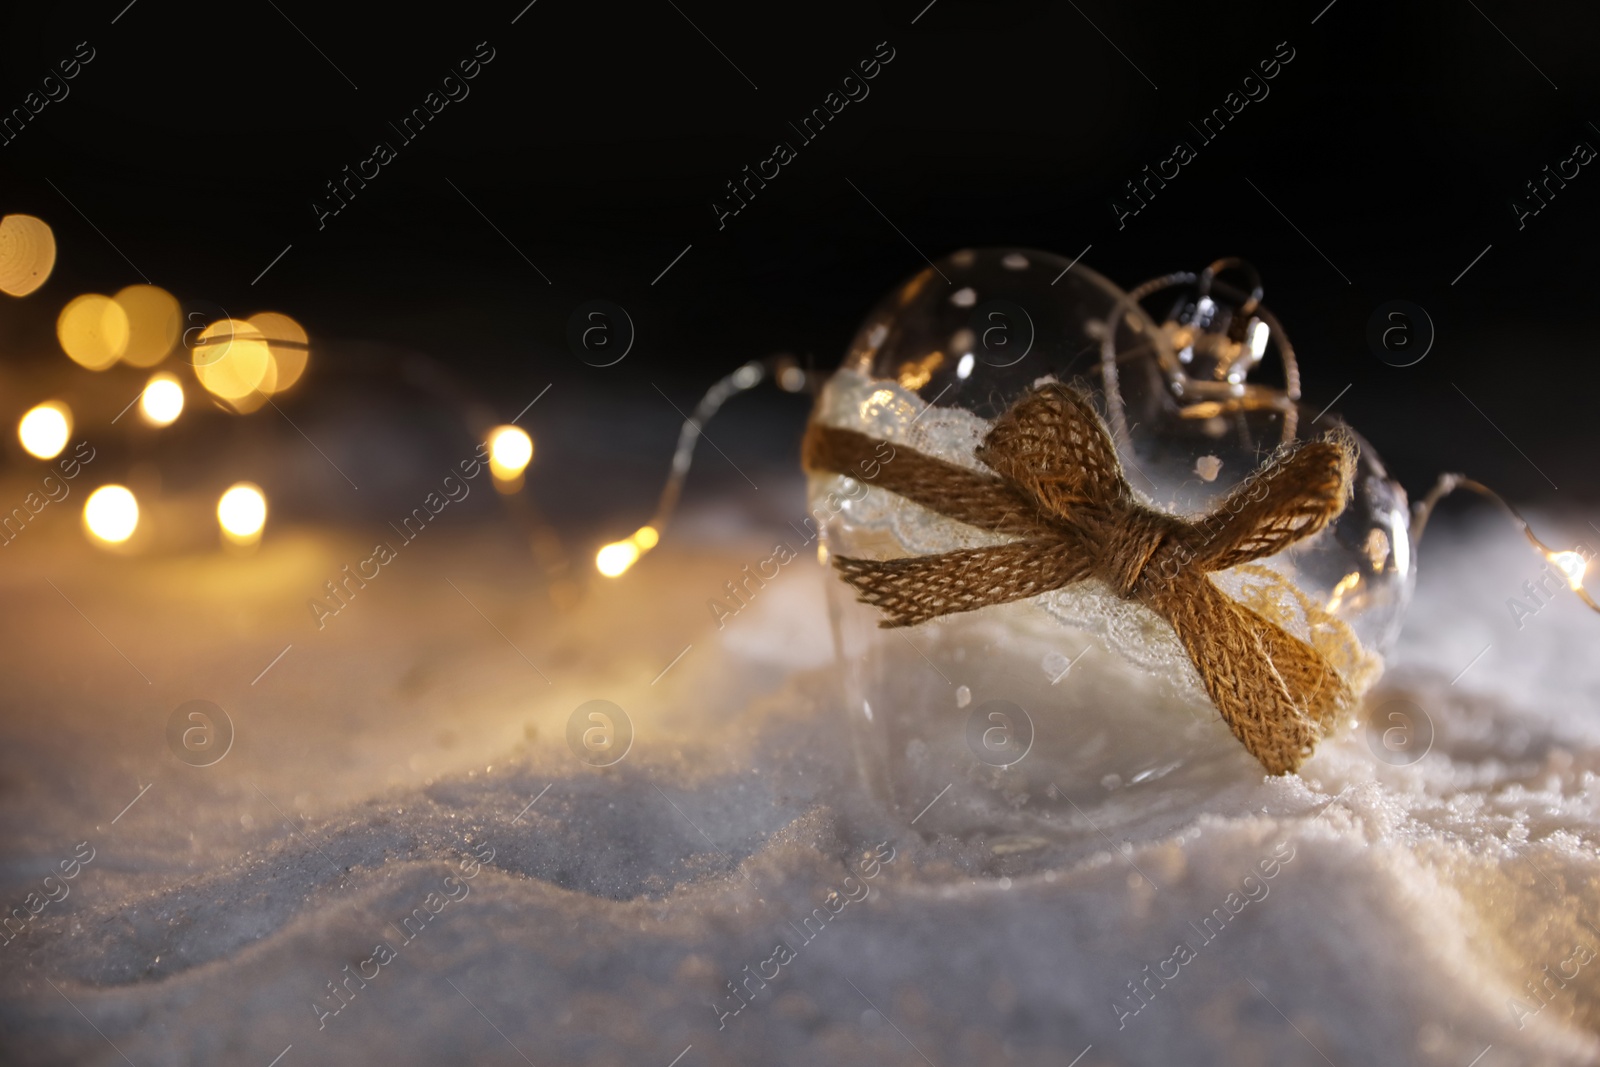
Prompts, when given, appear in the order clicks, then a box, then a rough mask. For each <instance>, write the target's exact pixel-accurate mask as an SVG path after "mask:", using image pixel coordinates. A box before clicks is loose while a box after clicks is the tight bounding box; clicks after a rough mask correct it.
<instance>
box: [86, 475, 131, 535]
mask: <svg viewBox="0 0 1600 1067" xmlns="http://www.w3.org/2000/svg"><path fill="white" fill-rule="evenodd" d="M83 524H84V526H86V527H88V529H89V532H90V533H91V534H93V535H94V536H95V537H97V538H99V539H100V540H101V541H105V542H106V543H108V544H113V545H115V544H121V543H122V542H123V541H126V540H127V539H128V538H130V537H132V536H133V531H134V529H135V528H136V527H137V526H138V525H139V502H138V501H137V500H135V499H134V498H133V493H131V492H130V491H129V490H128V489H127V488H125V487H124V486H120V485H102V486H101V487H100V488H98V489H96V490H95V491H94V492H93V493H90V494H89V499H88V500H86V501H84V503H83Z"/></svg>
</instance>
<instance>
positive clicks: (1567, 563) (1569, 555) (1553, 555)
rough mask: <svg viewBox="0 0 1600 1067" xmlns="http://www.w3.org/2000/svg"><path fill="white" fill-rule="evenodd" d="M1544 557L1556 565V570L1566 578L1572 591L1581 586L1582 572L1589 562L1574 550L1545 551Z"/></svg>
mask: <svg viewBox="0 0 1600 1067" xmlns="http://www.w3.org/2000/svg"><path fill="white" fill-rule="evenodd" d="M1545 558H1546V559H1548V560H1549V561H1550V562H1551V563H1554V564H1555V565H1556V570H1558V571H1560V572H1561V576H1562V577H1563V578H1565V579H1566V580H1567V584H1568V585H1569V586H1571V587H1572V589H1573V591H1574V592H1577V591H1578V590H1580V589H1582V588H1583V572H1584V571H1585V570H1586V569H1588V566H1589V563H1588V561H1587V560H1585V559H1584V558H1583V557H1582V556H1580V555H1578V554H1577V553H1576V552H1546V553H1545Z"/></svg>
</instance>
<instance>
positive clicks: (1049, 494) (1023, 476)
mask: <svg viewBox="0 0 1600 1067" xmlns="http://www.w3.org/2000/svg"><path fill="white" fill-rule="evenodd" d="M977 455H978V459H980V460H982V461H983V463H984V465H985V466H987V467H988V468H989V469H990V470H992V471H994V472H995V473H996V474H998V475H1000V477H1001V478H1003V479H1005V480H1006V481H1008V482H1010V483H1011V484H1013V485H1015V486H1016V487H1017V488H1018V489H1021V490H1022V491H1023V492H1024V493H1026V494H1027V495H1028V496H1030V497H1032V498H1033V499H1034V500H1035V501H1037V502H1038V503H1039V505H1040V507H1041V508H1043V509H1044V510H1046V511H1048V512H1051V513H1053V514H1054V515H1056V516H1057V517H1059V518H1071V517H1072V513H1073V510H1074V509H1075V508H1076V507H1079V506H1082V505H1110V506H1113V507H1117V506H1121V505H1124V504H1126V503H1128V502H1130V501H1131V500H1132V497H1133V494H1132V492H1131V490H1129V488H1128V482H1127V479H1126V478H1125V477H1124V476H1123V473H1122V463H1121V461H1120V460H1118V459H1117V450H1116V448H1115V447H1114V446H1113V445H1112V443H1111V435H1110V434H1108V433H1107V432H1106V429H1105V423H1104V422H1103V421H1102V420H1101V418H1100V416H1099V415H1098V414H1097V413H1096V412H1095V410H1094V405H1093V404H1091V403H1090V402H1089V398H1088V397H1086V396H1084V395H1083V394H1082V393H1079V392H1078V391H1077V390H1074V389H1070V388H1068V387H1067V386H1064V385H1061V384H1059V383H1051V384H1049V385H1045V386H1042V387H1040V388H1038V389H1036V390H1034V391H1033V392H1031V393H1029V394H1028V395H1027V396H1025V397H1023V398H1022V399H1021V400H1019V401H1017V403H1016V404H1015V405H1014V406H1013V407H1012V408H1011V409H1010V410H1009V411H1007V412H1006V413H1005V414H1004V415H1002V416H1000V418H999V419H998V420H996V422H995V424H994V428H993V429H992V430H990V431H989V433H988V436H986V437H985V438H984V441H983V444H982V445H981V446H979V448H978V451H977Z"/></svg>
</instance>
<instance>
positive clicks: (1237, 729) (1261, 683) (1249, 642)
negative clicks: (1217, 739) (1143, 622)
mask: <svg viewBox="0 0 1600 1067" xmlns="http://www.w3.org/2000/svg"><path fill="white" fill-rule="evenodd" d="M1152 606H1153V607H1155V608H1156V609H1157V610H1158V611H1160V612H1161V614H1162V615H1164V616H1165V617H1166V618H1167V620H1168V621H1169V622H1170V623H1171V624H1172V628H1173V630H1174V631H1176V632H1177V635H1178V639H1179V640H1180V641H1181V642H1182V643H1183V647H1184V648H1185V649H1186V650H1187V651H1188V653H1189V657H1190V658H1191V659H1192V660H1193V661H1194V665H1195V667H1196V668H1197V669H1198V670H1199V672H1200V677H1201V679H1202V680H1203V681H1204V682H1205V687H1206V692H1207V693H1208V694H1210V696H1211V701H1212V703H1213V704H1215V705H1216V707H1217V710H1218V711H1219V712H1221V713H1222V718H1223V719H1224V721H1226V722H1227V724H1228V726H1229V728H1230V729H1232V730H1233V735H1234V736H1235V737H1237V738H1238V739H1239V741H1240V742H1241V743H1242V744H1243V745H1244V747H1245V748H1246V749H1247V750H1248V751H1249V752H1250V754H1251V755H1252V756H1254V757H1256V759H1258V760H1260V761H1261V764H1262V766H1264V767H1265V768H1266V769H1267V771H1268V772H1269V773H1271V774H1287V773H1289V772H1291V771H1296V770H1299V768H1300V765H1301V764H1302V763H1304V762H1305V760H1306V759H1307V758H1308V757H1310V755H1311V752H1312V750H1313V749H1314V748H1315V747H1316V744H1317V742H1318V741H1319V740H1321V739H1322V736H1323V734H1324V733H1326V732H1328V730H1329V729H1331V727H1332V726H1333V725H1334V723H1335V721H1336V720H1337V719H1338V717H1339V716H1340V715H1341V714H1342V713H1343V712H1344V711H1345V710H1346V709H1347V708H1349V707H1350V705H1351V704H1352V703H1354V701H1355V694H1354V692H1353V691H1352V690H1351V689H1350V687H1349V685H1348V684H1346V683H1345V681H1344V679H1343V678H1341V677H1340V676H1339V673H1338V672H1337V671H1336V670H1334V669H1333V666H1332V665H1331V664H1329V663H1328V661H1327V659H1325V658H1324V657H1323V656H1322V654H1321V653H1319V652H1318V651H1317V650H1316V649H1314V648H1312V647H1311V646H1310V645H1308V644H1306V643H1305V642H1304V641H1302V640H1300V639H1299V638H1297V637H1295V636H1294V635H1293V634H1291V633H1289V632H1288V631H1286V630H1284V629H1283V627H1281V626H1279V625H1278V624H1277V623H1275V622H1272V621H1271V620H1270V619H1267V618H1264V617H1263V616H1261V615H1259V614H1257V613H1256V612H1254V611H1251V610H1250V609H1249V608H1247V607H1245V606H1244V605H1243V604H1240V603H1239V602H1238V601H1236V600H1234V599H1233V598H1232V597H1230V596H1228V595H1227V594H1226V593H1224V592H1223V591H1222V590H1221V589H1219V588H1217V586H1216V584H1215V583H1213V582H1212V581H1211V579H1210V578H1207V577H1205V576H1203V575H1196V576H1195V577H1194V578H1193V579H1192V580H1187V581H1181V582H1177V583H1174V587H1171V588H1168V589H1165V590H1162V591H1161V592H1160V593H1159V594H1157V595H1156V597H1155V599H1154V603H1153V604H1152Z"/></svg>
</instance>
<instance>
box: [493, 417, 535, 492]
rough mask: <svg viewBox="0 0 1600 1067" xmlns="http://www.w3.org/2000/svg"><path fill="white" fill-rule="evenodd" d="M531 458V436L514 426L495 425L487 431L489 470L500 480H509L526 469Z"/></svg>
mask: <svg viewBox="0 0 1600 1067" xmlns="http://www.w3.org/2000/svg"><path fill="white" fill-rule="evenodd" d="M531 459H533V438H531V437H529V436H528V435H527V434H526V433H524V432H523V431H522V430H520V429H518V428H517V427H515V426H497V427H495V428H494V429H493V430H490V431H489V470H490V472H491V473H493V474H494V476H495V477H496V478H498V479H500V480H501V481H507V482H509V481H511V480H513V479H514V478H516V477H518V476H519V475H521V474H522V472H523V471H524V470H526V469H527V466H528V461H529V460H531Z"/></svg>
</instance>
